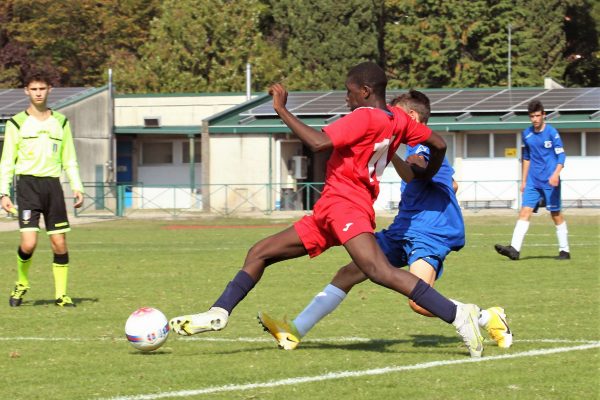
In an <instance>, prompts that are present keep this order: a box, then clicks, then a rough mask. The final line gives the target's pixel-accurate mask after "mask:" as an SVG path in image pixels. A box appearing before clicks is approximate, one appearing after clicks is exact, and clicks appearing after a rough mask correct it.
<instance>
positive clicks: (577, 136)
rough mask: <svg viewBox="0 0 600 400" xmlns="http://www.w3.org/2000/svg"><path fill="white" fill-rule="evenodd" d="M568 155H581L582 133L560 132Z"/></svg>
mask: <svg viewBox="0 0 600 400" xmlns="http://www.w3.org/2000/svg"><path fill="white" fill-rule="evenodd" d="M560 138H561V139H562V142H563V147H564V148H565V153H566V154H567V157H569V156H580V155H581V133H580V132H565V133H561V134H560Z"/></svg>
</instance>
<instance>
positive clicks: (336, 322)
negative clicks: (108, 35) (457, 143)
mask: <svg viewBox="0 0 600 400" xmlns="http://www.w3.org/2000/svg"><path fill="white" fill-rule="evenodd" d="M542 214H543V215H540V216H537V217H535V218H534V219H533V221H532V225H531V228H530V230H529V233H528V235H527V238H526V241H525V245H524V248H523V251H522V260H520V261H518V262H512V261H509V260H507V259H505V258H503V257H501V256H499V255H497V254H496V253H495V252H494V250H493V244H494V243H498V242H500V243H508V242H509V241H510V237H511V234H512V229H513V227H514V222H515V219H516V214H515V215H511V216H509V217H507V216H506V214H504V215H503V216H469V217H467V218H466V224H467V246H466V247H465V248H464V249H463V250H462V251H460V252H459V253H454V254H452V255H451V256H450V257H449V258H448V260H447V262H446V265H445V266H446V269H445V275H444V276H443V278H442V279H441V280H440V281H439V282H438V284H437V285H436V287H437V288H438V289H439V290H440V291H441V292H442V293H443V294H445V295H447V296H449V297H452V298H456V299H459V300H463V301H467V302H474V303H477V304H479V305H480V306H482V307H490V306H493V305H502V306H504V307H505V308H506V310H507V313H508V317H509V322H510V323H511V328H512V330H513V331H514V332H515V343H514V345H513V347H512V348H510V349H508V350H502V349H499V348H497V347H495V346H494V345H493V344H491V343H490V342H489V341H487V342H486V344H487V347H486V348H485V352H484V357H483V358H482V359H481V360H477V361H476V362H471V359H470V358H469V357H468V355H467V352H466V349H464V347H463V345H462V343H461V341H460V339H459V338H458V336H457V335H456V334H455V332H454V329H453V327H452V326H451V325H447V324H445V323H444V322H442V321H440V320H437V319H432V318H425V317H421V316H418V315H416V314H414V313H413V312H412V311H410V310H409V308H408V307H407V305H406V300H405V298H403V297H402V296H401V295H398V294H396V293H392V292H390V291H388V290H386V289H384V288H381V287H378V286H376V285H373V284H371V283H369V282H366V283H364V284H362V285H361V286H359V287H357V288H355V289H354V290H353V292H351V293H350V295H349V296H348V297H347V299H346V301H345V302H344V304H343V305H342V306H341V307H340V308H339V309H338V310H337V311H336V312H335V313H333V314H332V315H330V316H328V317H327V318H325V319H324V320H323V321H322V322H321V324H320V325H317V326H316V327H315V328H314V329H313V330H312V331H311V332H310V334H309V335H308V336H307V337H306V338H305V340H304V342H303V343H302V344H301V346H300V347H299V348H298V349H297V350H295V351H283V350H279V349H277V347H276V345H275V342H274V341H272V340H271V337H270V336H269V335H268V334H267V333H265V332H263V331H262V329H261V328H260V326H259V325H258V323H257V321H256V312H257V311H259V310H264V311H269V312H270V313H272V314H273V315H275V316H282V315H284V314H287V315H288V316H290V317H293V316H295V315H296V314H297V313H298V312H299V311H301V310H302V308H303V307H304V305H305V304H306V303H307V302H308V301H309V300H310V299H312V297H313V295H314V294H316V293H317V292H318V291H320V290H321V289H322V288H323V287H324V286H325V285H326V284H327V283H328V282H329V280H330V278H331V277H332V276H333V273H334V272H335V271H336V270H337V268H338V267H339V266H341V265H343V264H345V263H346V262H347V261H348V256H347V255H346V253H345V252H344V250H343V248H336V249H332V250H330V251H328V252H327V253H325V254H324V255H322V256H320V257H318V258H316V259H313V260H310V259H308V258H301V259H297V260H292V261H288V262H283V263H280V264H276V265H274V266H271V267H269V269H268V270H267V272H266V273H265V275H264V276H263V279H262V281H261V282H260V284H259V285H258V286H257V287H256V288H255V289H254V290H253V291H252V292H251V293H250V294H249V295H248V297H247V298H246V299H245V300H244V301H243V302H242V303H241V304H240V305H239V307H238V308H236V309H235V311H234V313H233V315H232V317H231V318H230V321H229V326H228V327H227V329H225V330H224V331H222V332H213V333H207V334H203V335H198V336H195V337H192V338H180V337H177V336H176V335H174V334H171V336H170V337H169V339H168V341H167V342H166V344H165V345H164V346H163V347H161V348H160V349H159V350H157V351H155V352H153V353H148V354H144V353H141V352H139V351H136V350H135V349H133V347H131V346H130V345H129V344H128V343H127V342H126V341H125V338H124V324H125V320H126V319H127V317H128V316H129V314H130V313H131V312H132V311H134V310H135V309H137V308H138V307H141V306H151V307H156V308H159V309H160V310H162V311H163V312H164V313H165V314H166V315H167V317H173V316H176V315H181V314H185V313H191V312H198V311H204V310H205V309H206V308H208V307H209V306H210V305H211V304H212V302H213V301H214V300H215V299H216V298H217V296H218V295H219V294H220V293H221V291H222V289H223V288H224V286H225V284H226V283H227V282H228V281H229V280H230V279H231V278H232V277H233V275H234V274H235V273H236V272H237V270H238V269H239V268H240V266H241V263H242V261H243V259H244V257H245V254H246V251H247V250H248V248H249V247H250V246H251V245H252V244H253V243H254V242H256V241H257V240H258V239H260V238H263V237H265V236H268V235H270V234H272V233H275V232H277V231H279V230H280V229H282V225H281V224H289V223H291V222H293V220H274V219H231V218H230V219H214V220H194V221H186V222H182V221H156V220H155V221H149V220H120V221H106V222H102V223H94V224H85V225H79V226H76V227H75V228H74V230H73V231H72V232H71V233H70V234H69V236H68V241H69V246H70V256H71V257H70V258H71V265H72V268H71V275H70V284H69V289H70V290H69V292H70V295H71V296H72V297H73V299H74V300H75V302H76V303H77V308H75V309H59V308H58V307H55V306H54V305H53V296H54V289H53V283H52V272H51V268H50V266H49V263H50V261H51V251H50V249H49V244H48V240H47V239H46V237H45V234H44V235H42V236H40V244H39V247H38V251H37V253H36V255H35V258H34V264H33V266H32V269H31V273H30V279H31V286H32V288H31V290H30V291H29V293H28V294H27V297H26V301H25V302H24V303H23V305H22V306H21V307H19V308H10V307H9V306H8V301H7V300H8V294H9V291H10V289H11V287H12V285H14V280H15V278H16V266H15V261H14V259H15V251H16V248H17V244H18V233H17V232H14V231H13V232H0V240H1V241H2V243H3V245H2V247H1V250H0V255H1V260H2V268H3V269H2V270H3V273H2V284H1V285H0V290H1V291H2V296H4V298H5V300H3V302H4V303H3V304H2V305H1V306H0V319H1V321H2V323H1V324H0V348H1V349H2V351H1V352H0V360H1V361H0V367H1V369H0V371H1V374H2V381H3V383H2V385H0V399H14V400H17V399H27V400H33V399H99V398H100V399H162V398H175V399H179V398H182V399H183V398H184V399H284V398H293V399H295V400H302V399H322V398H327V399H398V398H409V399H492V398H505V399H592V398H599V397H600V381H599V378H598V377H599V376H600V375H599V367H600V322H599V316H600V283H599V278H600V274H599V272H598V271H599V270H598V267H599V266H600V254H599V249H600V234H599V219H598V216H597V214H596V216H583V215H573V216H570V215H569V213H568V212H567V221H568V224H569V239H570V243H571V252H572V256H573V259H572V260H570V261H556V260H554V259H553V258H552V257H553V256H555V255H556V254H557V249H556V235H555V232H554V228H553V226H552V223H551V221H550V218H548V216H547V214H546V213H542ZM390 221H391V219H388V218H385V219H384V218H382V219H380V220H379V221H378V222H379V226H380V227H383V226H385V225H387V224H388V223H389V222H390ZM174 224H178V225H181V224H187V225H195V226H198V225H205V226H213V227H212V228H205V229H178V230H172V229H166V228H167V227H168V226H169V225H174ZM228 225H235V226H237V227H236V228H231V227H229V228H228V227H227V226H228ZM242 225H252V227H247V228H246V227H240V226H242ZM269 225H271V226H269ZM214 226H217V227H214Z"/></svg>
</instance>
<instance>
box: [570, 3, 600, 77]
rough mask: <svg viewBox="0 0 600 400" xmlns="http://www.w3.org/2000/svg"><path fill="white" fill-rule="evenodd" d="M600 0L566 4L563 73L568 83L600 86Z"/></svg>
mask: <svg viewBox="0 0 600 400" xmlns="http://www.w3.org/2000/svg"><path fill="white" fill-rule="evenodd" d="M599 23H600V2H598V1H596V2H593V4H590V2H589V1H586V0H582V1H575V2H573V4H571V5H570V6H569V7H568V8H567V15H566V16H565V33H566V40H567V46H566V49H565V51H564V53H563V56H564V58H565V59H566V60H567V63H568V64H567V67H566V68H565V73H564V76H563V80H564V83H565V84H566V85H568V86H587V87H589V86H593V87H596V86H600V46H599V44H598V29H599V26H598V24H599Z"/></svg>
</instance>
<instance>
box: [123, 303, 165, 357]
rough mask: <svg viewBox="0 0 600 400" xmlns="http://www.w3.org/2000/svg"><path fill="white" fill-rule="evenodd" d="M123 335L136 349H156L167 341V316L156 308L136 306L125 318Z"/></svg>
mask: <svg viewBox="0 0 600 400" xmlns="http://www.w3.org/2000/svg"><path fill="white" fill-rule="evenodd" d="M125 336H126V337H127V340H128V341H129V343H130V344H131V345H132V346H133V347H135V348H136V349H138V350H141V351H152V350H156V349H158V348H159V347H160V346H162V345H163V344H164V343H165V342H166V341H167V337H168V336H169V323H168V321H167V317H165V315H164V314H163V313H162V312H160V311H159V310H157V309H156V308H151V307H142V308H138V309H137V310H135V311H134V312H133V313H132V314H131V315H130V316H129V318H127V322H126V323H125Z"/></svg>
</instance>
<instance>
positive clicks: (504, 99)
mask: <svg viewBox="0 0 600 400" xmlns="http://www.w3.org/2000/svg"><path fill="white" fill-rule="evenodd" d="M406 92H407V90H398V89H394V90H390V91H388V93H387V101H391V100H392V99H393V98H394V97H396V96H398V95H399V94H402V93H406ZM422 92H423V93H425V94H426V95H427V96H428V97H429V100H430V102H431V112H432V114H444V113H446V114H448V113H452V114H454V113H460V114H463V113H466V112H469V113H509V112H527V105H528V104H529V102H530V101H531V100H533V99H538V100H540V101H542V103H543V104H544V108H545V109H546V110H547V111H548V112H552V111H555V110H560V111H582V110H598V109H599V108H600V88H564V89H519V88H515V89H512V90H508V89H501V88H499V89H476V90H465V89H423V90H422ZM288 109H289V110H290V111H291V112H292V113H294V114H295V115H298V116H316V115H319V116H332V115H340V114H347V113H348V112H349V110H348V108H347V107H346V93H345V92H344V91H334V92H303V93H289V96H288ZM241 115H244V116H275V115H276V113H275V111H274V110H273V107H272V106H271V103H270V102H266V103H263V104H261V105H259V106H257V107H254V108H253V109H250V110H248V111H246V112H244V113H242V114H241Z"/></svg>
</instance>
